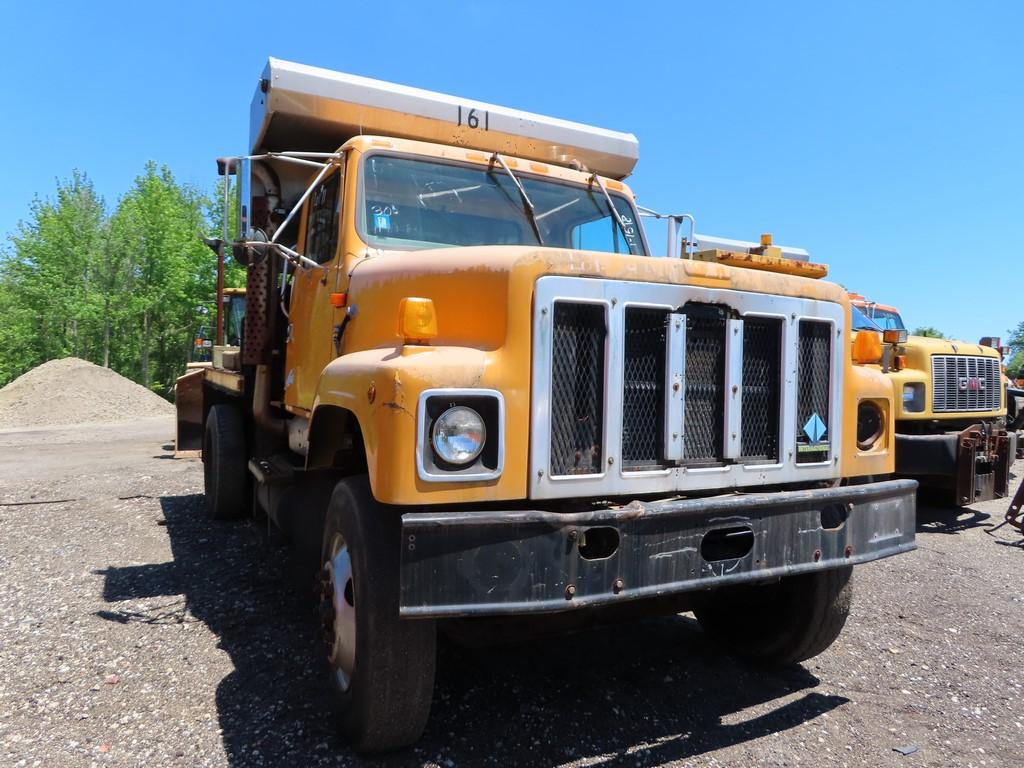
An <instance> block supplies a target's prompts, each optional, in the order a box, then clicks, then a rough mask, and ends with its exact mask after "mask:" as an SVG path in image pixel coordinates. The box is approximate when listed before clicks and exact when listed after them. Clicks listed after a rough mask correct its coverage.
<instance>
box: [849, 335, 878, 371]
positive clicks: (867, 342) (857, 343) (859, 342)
mask: <svg viewBox="0 0 1024 768" xmlns="http://www.w3.org/2000/svg"><path fill="white" fill-rule="evenodd" d="M881 361H882V334H880V333H879V332H878V331H857V338H855V339H854V340H853V362H855V363H857V364H859V365H864V364H866V363H879V362H881Z"/></svg>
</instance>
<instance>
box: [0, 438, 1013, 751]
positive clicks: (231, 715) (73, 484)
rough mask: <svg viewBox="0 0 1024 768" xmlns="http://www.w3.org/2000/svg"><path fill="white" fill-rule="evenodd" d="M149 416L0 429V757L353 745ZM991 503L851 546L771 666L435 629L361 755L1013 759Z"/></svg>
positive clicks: (246, 549)
mask: <svg viewBox="0 0 1024 768" xmlns="http://www.w3.org/2000/svg"><path fill="white" fill-rule="evenodd" d="M172 432H173V426H172V423H171V421H169V420H167V419H163V418H161V419H147V420H144V421H139V422H136V423H134V424H131V425H116V426H106V427H76V428H46V429H30V430H17V431H14V430H8V431H2V432H0V531H2V534H0V637H2V646H0V764H3V765H13V766H65V765H67V766H78V765H82V766H92V765H97V766H108V765H112V766H137V765H146V766H163V765H167V766H179V765H180V766H207V765H208V766H260V765H266V766H275V765H285V764H287V765H295V766H307V765H309V766H317V765H332V766H333V765H358V764H362V762H361V761H360V760H358V759H357V758H355V757H354V756H353V755H352V754H351V753H350V752H349V751H348V750H347V748H346V747H345V745H344V744H343V743H341V742H340V740H339V739H338V738H337V737H336V736H335V735H334V734H333V732H332V729H331V726H330V721H329V717H328V715H327V712H328V710H329V702H328V699H327V697H326V695H325V691H326V688H325V687H324V686H323V685H322V684H321V682H322V681H321V680H320V673H319V671H318V667H317V665H316V664H312V663H310V661H309V660H310V659H312V658H315V654H316V653H317V652H318V644H317V639H316V636H315V631H314V626H313V622H312V620H311V610H310V607H309V606H308V604H306V603H304V602H303V601H302V600H300V599H298V598H297V597H296V594H295V591H294V589H293V588H292V587H291V586H290V585H289V580H288V578H287V574H288V569H287V566H286V563H287V558H286V556H285V551H284V549H283V548H282V546H281V545H280V543H279V542H277V541H275V539H274V538H273V537H272V536H269V535H268V533H267V531H266V530H263V529H261V527H260V526H257V525H255V524H253V523H226V524H212V523H209V522H207V521H206V520H205V519H204V517H203V513H202V496H201V491H202V472H201V465H200V464H199V462H198V461H196V460H174V459H173V458H172V456H171V445H170V439H171V436H172ZM1016 469H1017V474H1018V475H1019V474H1021V472H1022V470H1024V462H1019V463H1018V464H1017V466H1016ZM24 502H32V503H27V504H26V503H24ZM1005 506H1006V502H1005V500H1003V501H998V502H990V503H988V504H982V505H978V506H977V507H976V508H975V510H974V511H968V512H965V513H962V514H960V515H956V514H955V513H954V512H953V511H949V510H942V509H938V508H934V507H923V508H922V509H921V514H920V520H921V523H920V526H919V536H918V542H919V547H920V548H919V549H918V551H917V552H915V553H912V554H909V555H905V556H901V557H896V558H892V559H890V560H884V561H881V562H878V563H872V564H869V565H866V566H862V567H860V568H859V569H858V572H857V573H858V575H857V594H856V597H855V601H854V609H853V614H852V616H851V618H850V622H849V624H848V625H847V629H846V631H845V633H844V634H843V636H842V637H841V638H840V639H839V641H838V642H837V643H836V644H835V645H834V646H833V647H832V648H831V649H830V650H829V651H827V652H826V653H825V654H823V655H822V656H820V657H818V658H816V659H813V660H812V661H810V662H808V663H806V664H804V665H803V666H801V667H796V668H792V669H789V670H784V671H779V672H771V673H765V672H762V671H757V670H754V669H751V668H748V667H745V666H743V665H741V664H738V663H736V662H734V661H732V660H730V659H729V658H727V657H725V656H722V655H720V654H719V653H718V652H716V649H715V648H713V647H710V646H709V645H708V644H707V643H706V642H705V640H704V637H703V635H702V633H701V631H700V629H699V628H698V627H697V626H696V623H695V622H694V621H693V619H692V617H689V616H686V615H684V616H680V617H674V618H671V619H664V620H658V621H649V622H645V623H642V624H636V625H623V626H615V627H606V628H602V629H596V630H591V631H588V632H584V633H579V634H574V635H570V636H563V637H558V638H551V639H546V640H538V641H534V642H531V643H524V644H517V645H513V646H510V647H504V648H500V649H490V650H464V649H454V648H452V647H451V646H447V645H444V646H442V649H441V656H440V664H439V670H438V686H437V692H436V697H435V701H434V710H433V716H432V718H431V721H430V724H429V726H428V731H427V733H426V735H425V736H424V738H423V739H422V741H421V742H420V744H419V745H418V746H417V747H416V748H415V749H412V750H409V751H407V752H405V753H400V754H397V755H394V756H391V757H389V758H387V759H386V760H381V761H377V762H372V763H368V764H380V765H389V766H390V765H394V766H399V765H424V766H435V765H436V766H443V767H444V768H450V767H451V766H455V765H461V766H476V765H566V766H568V765H572V766H612V765H614V766H618V765H623V766H639V765H677V766H684V765H741V766H751V765H771V766H779V765H783V766H791V765H793V766H795V765H813V766H832V765H836V766H847V765H848V766H896V765H898V766H1019V765H1021V764H1022V761H1024V712H1021V706H1020V702H1021V700H1022V693H1024V691H1022V685H1024V650H1022V647H1021V638H1022V637H1024V632H1022V629H1024V621H1022V612H1024V591H1022V589H1021V584H1022V582H1024V549H1022V548H1020V547H1019V546H1015V543H1016V542H1019V540H1020V539H1019V537H1017V536H1016V535H1014V534H1013V533H1012V532H1011V531H1008V530H1007V529H1006V528H1004V529H1002V530H1001V531H998V532H997V533H996V534H995V536H992V535H989V534H988V533H987V529H988V528H989V527H990V526H991V525H992V524H993V523H995V522H998V521H999V520H1000V519H1001V518H1002V512H1003V510H1004V509H1005ZM896 747H917V751H916V752H914V753H913V754H910V755H908V756H903V755H901V754H899V753H898V752H896V751H894V748H896Z"/></svg>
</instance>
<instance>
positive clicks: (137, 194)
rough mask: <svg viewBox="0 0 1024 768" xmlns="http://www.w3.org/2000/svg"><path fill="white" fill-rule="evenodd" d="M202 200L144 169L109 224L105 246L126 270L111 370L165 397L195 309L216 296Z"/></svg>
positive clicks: (162, 172)
mask: <svg viewBox="0 0 1024 768" xmlns="http://www.w3.org/2000/svg"><path fill="white" fill-rule="evenodd" d="M208 208H209V200H208V199H207V197H206V196H205V195H204V194H203V193H202V192H201V191H199V190H197V189H195V188H193V187H189V186H182V185H179V184H178V183H177V182H176V181H175V179H174V176H173V174H172V173H171V171H170V169H169V168H167V166H159V167H158V166H157V165H156V163H153V162H150V163H148V164H147V165H146V169H145V171H144V172H143V174H142V175H140V176H139V177H138V178H136V180H135V183H134V185H133V187H132V189H131V190H130V191H129V192H128V193H127V194H126V195H125V196H124V197H122V198H121V200H120V201H119V203H118V206H117V209H116V210H115V211H114V214H113V215H112V216H111V220H110V229H111V243H112V248H113V250H114V252H115V253H116V254H117V258H118V259H119V260H120V261H123V263H124V264H125V265H126V267H127V289H128V295H129V298H128V299H127V301H126V305H125V313H124V316H123V318H122V323H121V325H120V327H119V333H118V339H119V343H120V344H121V347H120V349H119V350H117V351H116V354H115V356H114V357H115V359H116V360H117V361H118V365H117V366H115V367H117V368H118V370H122V371H123V372H126V373H128V374H129V375H131V376H132V378H134V379H136V380H137V381H139V382H140V383H141V384H143V385H144V386H147V387H151V388H153V389H157V390H162V391H164V392H167V391H168V390H169V387H170V384H171V383H173V381H174V379H175V377H176V376H177V375H178V374H179V373H180V372H181V369H182V367H183V364H184V361H185V360H186V359H187V357H188V352H189V345H190V343H191V339H192V333H193V331H194V328H195V325H196V322H197V316H196V308H197V307H198V306H200V305H210V304H211V303H212V302H213V298H214V296H215V292H216V259H214V258H212V254H211V252H210V249H209V248H207V247H206V245H205V244H204V243H203V241H202V238H203V236H204V235H206V234H207V232H208V231H209V222H208V220H207V218H206V216H205V212H206V210H207V209H208Z"/></svg>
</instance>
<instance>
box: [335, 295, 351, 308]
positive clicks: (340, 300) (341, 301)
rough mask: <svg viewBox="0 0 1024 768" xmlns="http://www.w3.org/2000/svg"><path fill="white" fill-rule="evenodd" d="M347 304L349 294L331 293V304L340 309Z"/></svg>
mask: <svg viewBox="0 0 1024 768" xmlns="http://www.w3.org/2000/svg"><path fill="white" fill-rule="evenodd" d="M346 304H348V294H347V293H332V294H331V306H333V307H337V308H338V309H341V308H342V307H344V306H345V305H346Z"/></svg>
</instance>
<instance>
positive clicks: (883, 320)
mask: <svg viewBox="0 0 1024 768" xmlns="http://www.w3.org/2000/svg"><path fill="white" fill-rule="evenodd" d="M868 311H869V313H870V315H871V319H872V320H874V321H875V323H876V324H877V325H878V327H879V328H881V329H882V330H883V331H890V330H893V329H895V330H897V331H902V330H905V329H906V327H907V326H905V325H904V324H903V318H902V317H900V313H899V312H896V311H895V310H892V309H881V308H879V307H871V308H870V309H869V310H868Z"/></svg>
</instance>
